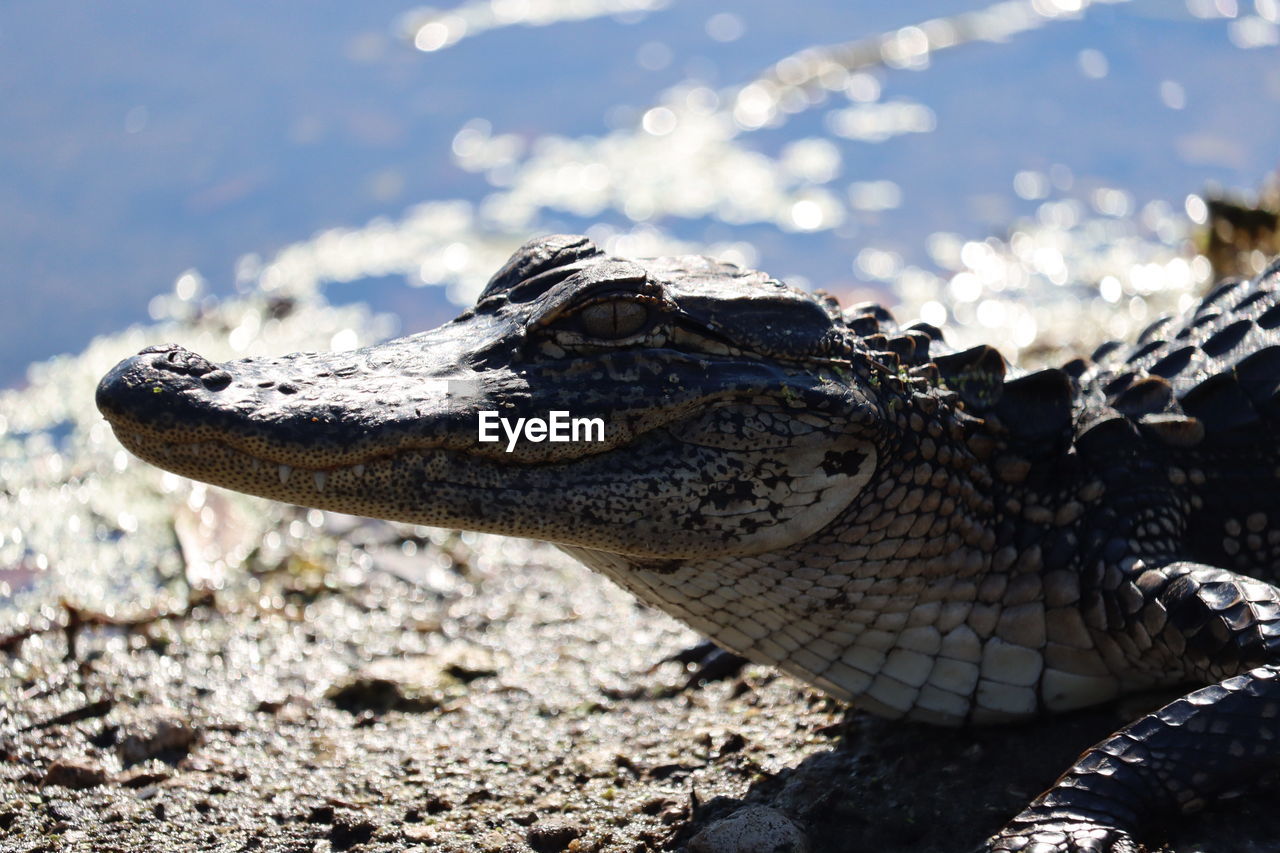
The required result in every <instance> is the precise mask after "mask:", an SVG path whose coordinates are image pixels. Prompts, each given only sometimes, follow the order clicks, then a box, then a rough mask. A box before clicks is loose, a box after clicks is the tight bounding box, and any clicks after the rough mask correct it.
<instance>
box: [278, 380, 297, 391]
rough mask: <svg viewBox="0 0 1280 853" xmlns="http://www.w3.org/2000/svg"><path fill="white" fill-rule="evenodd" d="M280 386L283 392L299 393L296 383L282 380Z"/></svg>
mask: <svg viewBox="0 0 1280 853" xmlns="http://www.w3.org/2000/svg"><path fill="white" fill-rule="evenodd" d="M279 388H280V393H281V394H297V393H298V386H297V385H294V384H293V383H292V382H281V383H280V386H279Z"/></svg>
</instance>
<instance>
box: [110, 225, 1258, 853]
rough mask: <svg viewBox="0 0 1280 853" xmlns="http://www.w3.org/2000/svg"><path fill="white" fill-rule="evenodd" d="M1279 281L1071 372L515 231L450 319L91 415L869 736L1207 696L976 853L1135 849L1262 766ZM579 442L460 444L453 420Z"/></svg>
mask: <svg viewBox="0 0 1280 853" xmlns="http://www.w3.org/2000/svg"><path fill="white" fill-rule="evenodd" d="M1278 286H1280V267H1273V268H1272V269H1270V270H1269V271H1268V272H1267V273H1265V274H1264V275H1263V276H1261V277H1260V278H1259V279H1257V280H1255V281H1253V282H1242V281H1232V282H1225V283H1223V284H1222V285H1220V286H1219V287H1217V288H1216V289H1215V290H1214V291H1213V292H1212V293H1211V294H1209V296H1207V297H1206V298H1205V300H1204V301H1203V302H1202V304H1201V305H1200V306H1199V307H1198V308H1197V309H1196V310H1195V311H1194V312H1192V313H1191V314H1190V315H1188V316H1186V317H1182V318H1163V319H1161V320H1160V321H1157V322H1156V323H1154V324H1152V325H1151V327H1149V328H1148V329H1147V330H1146V331H1144V332H1143V334H1142V335H1141V336H1140V337H1139V338H1138V340H1137V341H1135V342H1133V343H1132V344H1128V345H1125V344H1119V343H1116V344H1109V345H1107V346H1104V347H1102V348H1100V349H1099V350H1098V351H1097V352H1096V353H1095V354H1094V357H1093V360H1092V362H1086V361H1083V360H1077V361H1074V362H1071V363H1069V364H1067V365H1064V366H1063V367H1062V368H1061V369H1049V370H1042V371H1039V372H1036V373H1031V374H1021V375H1016V374H1014V373H1013V372H1011V371H1010V370H1009V368H1008V365H1007V364H1006V363H1005V361H1004V359H1003V358H1002V357H1001V355H1000V354H999V353H998V352H996V351H995V350H994V349H992V348H990V347H986V346H979V347H975V348H972V349H969V350H965V351H963V352H956V351H953V350H951V349H950V348H949V347H947V346H946V344H945V342H944V341H943V336H942V333H941V331H940V330H938V329H936V328H934V327H932V326H929V325H926V324H917V325H915V326H910V327H907V328H902V327H900V326H898V325H897V324H896V323H895V322H894V320H893V318H892V317H891V316H890V314H889V313H888V312H887V311H886V310H885V309H884V308H882V307H880V306H878V305H874V304H870V303H867V304H862V305H854V306H850V307H848V308H844V309H842V308H841V307H840V306H839V305H838V304H837V302H836V301H835V300H834V299H832V298H831V297H829V296H826V295H822V294H819V295H816V296H815V295H811V294H806V293H802V292H799V291H796V290H793V289H792V288H789V287H787V286H785V285H783V284H781V283H779V282H777V281H775V280H773V279H771V278H769V277H768V276H767V275H765V274H763V273H760V272H755V271H751V270H741V269H738V268H736V267H733V266H731V265H727V264H723V263H718V262H716V261H713V260H709V259H706V258H694V257H680V258H657V259H650V260H644V261H631V260H625V259H620V258H613V257H609V256H607V255H606V254H604V253H603V252H601V251H600V250H599V249H598V248H597V247H596V246H594V245H593V244H592V243H591V241H590V240H588V239H586V238H583V237H565V236H557V237H549V238H543V239H541V240H535V241H533V242H531V243H529V244H527V245H526V246H525V247H523V248H522V249H521V250H520V251H518V252H517V253H516V254H515V255H514V256H513V257H512V259H511V260H510V261H509V262H508V263H507V265H506V266H505V267H504V268H503V269H502V270H500V271H499V272H498V273H497V274H496V275H495V276H494V278H493V280H492V281H491V282H490V283H489V285H488V287H486V289H485V291H484V293H483V294H482V295H481V298H480V300H479V301H478V303H477V305H476V307H475V308H473V309H471V310H470V311H467V312H465V313H463V314H462V315H461V316H460V317H458V318H457V319H456V320H454V321H453V322H452V323H449V324H446V325H445V326H442V327H441V328H439V329H436V330H434V331H431V332H426V333H423V334H419V335H414V336H411V337H408V338H403V339H400V340H396V341H390V342H387V343H385V344H381V345H378V346H375V347H370V348H367V349H364V350H360V351H358V352H354V353H342V354H315V353H310V354H295V355H291V356H283V357H280V358H276V359H245V360H242V361H237V362H230V363H227V364H221V365H218V364H213V363H210V362H209V361H207V360H206V359H203V358H201V357H200V356H198V355H196V354H194V353H191V352H188V351H187V350H184V349H182V348H181V347H179V346H176V345H167V346H164V347H158V348H152V349H149V350H146V351H144V352H143V353H140V354H139V355H138V356H136V357H134V358H133V359H129V360H127V361H125V362H123V363H122V364H120V365H119V366H118V367H116V368H115V370H113V371H112V372H111V373H110V374H109V375H108V376H107V377H106V378H105V379H104V380H103V382H102V384H101V386H100V388H99V391H98V401H99V406H100V408H101V409H102V410H103V412H104V414H106V415H107V417H108V419H109V420H110V421H111V423H112V426H113V428H114V429H115V431H116V434H117V435H118V436H119V438H120V440H121V441H122V442H123V443H124V444H125V446H126V447H128V448H129V449H130V450H132V451H133V452H135V453H137V454H138V455H139V456H142V457H143V458H145V459H147V460H149V461H152V462H154V463H156V464H158V465H161V466H163V467H166V468H168V469H170V470H173V471H176V472H178V473H181V474H185V475H188V476H192V477H196V478H199V479H203V480H206V481H209V482H212V483H216V484H219V485H224V486H228V487H231V488H235V489H240V490H243V491H246V492H251V493H254V494H259V495H265V496H268V497H273V498H277V499H280V500H287V501H291V502H294V503H300V504H305V505H309V506H317V507H321V508H326V509H333V510H338V511H343V512H352V513H359V514H366V515H373V516H379V517H383V518H392V519H398V520H404V521H412V522H418V523H424V524H435V525H448V526H457V527H465V528H470V529H474V530H483V531H493V532H498V533H505V534H510V535H520V536H531V537H536V538H541V539H546V540H549V541H552V542H556V543H558V544H560V545H561V547H563V548H564V549H565V550H567V551H569V552H570V553H572V554H574V555H576V556H577V557H579V558H580V559H581V560H582V561H583V562H584V563H586V564H588V565H589V566H591V567H593V568H595V569H597V570H599V571H601V572H604V573H605V574H607V575H609V576H610V577H612V578H614V579H615V580H616V581H617V582H618V583H620V584H621V585H623V586H625V587H627V588H628V589H630V590H632V591H633V592H635V594H636V595H638V596H640V597H641V598H643V599H645V600H646V601H648V602H651V603H652V604H654V605H656V606H658V607H661V608H663V609H664V610H666V611H667V612H669V613H671V614H673V615H675V616H676V617H678V618H680V619H683V620H684V621H686V622H687V623H688V624H690V625H692V626H693V627H695V628H697V629H698V630H700V631H702V632H704V633H705V634H706V635H707V636H709V637H711V638H712V639H714V640H715V641H716V642H717V643H718V644H720V645H721V646H722V647H724V648H727V649H731V650H733V651H735V652H738V653H739V654H742V655H745V656H747V657H749V658H751V659H753V660H756V661H759V662H763V663H768V664H773V665H776V666H778V667H779V668H781V669H783V670H785V671H787V672H789V673H791V674H793V675H794V676H796V677H798V678H800V679H802V680H804V681H806V682H808V683H810V684H813V685H815V686H817V687H819V688H821V689H823V690H825V691H827V692H828V693H830V694H831V695H833V696H836V697H838V698H841V699H844V700H847V701H849V702H852V703H854V704H855V705H857V706H858V707H861V708H864V709H867V710H869V711H872V712H874V713H877V714H880V715H883V716H887V717H906V718H911V719H917V720H924V721H928V722H933V723H939V724H943V725H959V724H965V723H990V722H999V721H1004V720H1016V719H1025V718H1027V717H1031V716H1035V715H1039V714H1043V713H1049V712H1056V711H1065V710H1070V709H1073V708H1080V707H1084V706H1088V705H1092V704H1097V703H1100V702H1105V701H1107V700H1110V699H1113V698H1115V697H1116V696H1119V695H1122V694H1124V693H1127V692H1132V691H1137V690H1142V689H1145V688H1150V687H1155V686H1163V687H1168V686H1173V685H1204V684H1208V685H1209V686H1208V687H1203V688H1202V689H1199V690H1196V691H1195V692H1193V693H1189V694H1187V695H1186V696H1184V697H1183V698H1181V699H1178V700H1176V701H1174V702H1172V703H1171V704H1169V705H1167V706H1166V707H1165V708H1163V709H1161V710H1160V711H1157V712H1156V713H1154V714H1151V715H1149V716H1147V717H1144V718H1143V719H1141V720H1139V721H1137V722H1135V723H1133V724H1132V725H1130V726H1128V727H1127V728H1125V729H1124V730H1122V731H1120V732H1117V733H1116V734H1115V735H1113V736H1112V737H1110V738H1108V739H1106V740H1104V741H1103V742H1102V743H1100V744H1098V745H1096V746H1095V747H1093V748H1092V749H1090V750H1088V751H1086V752H1085V753H1084V755H1083V756H1082V757H1081V759H1080V760H1079V761H1078V762H1077V763H1076V765H1075V766H1073V767H1072V768H1071V769H1070V770H1068V771H1067V773H1066V774H1064V775H1063V777H1062V778H1061V779H1059V780H1058V782H1057V783H1056V784H1055V785H1054V786H1053V787H1051V788H1050V789H1049V790H1048V791H1047V792H1045V793H1044V794H1043V795H1041V796H1040V797H1039V798H1037V799H1036V800H1035V801H1034V802H1033V803H1032V804H1031V805H1030V806H1029V807H1028V808H1027V809H1026V810H1025V811H1024V812H1023V813H1022V814H1020V815H1018V816H1017V817H1015V818H1014V819H1013V821H1011V822H1010V823H1009V824H1008V826H1006V827H1005V828H1004V829H1003V830H1002V831H1001V832H1000V833H999V834H997V835H996V836H995V837H994V838H992V839H990V840H989V842H988V843H987V849H995V850H1003V851H1014V850H1017V851H1036V853H1045V851H1072V850H1098V851H1102V850H1117V851H1130V850H1135V849H1136V846H1135V845H1136V842H1135V839H1136V838H1139V837H1141V835H1142V833H1144V832H1147V831H1149V830H1150V829H1151V827H1152V826H1153V825H1156V824H1158V822H1159V821H1160V820H1162V819H1163V818H1164V817H1165V816H1166V815H1167V814H1168V813H1169V812H1171V811H1191V810H1194V809H1196V808H1199V807H1200V806H1202V805H1203V804H1204V802H1205V801H1206V800H1207V799H1208V798H1210V797H1212V796H1213V795H1214V793H1215V792H1217V791H1218V790H1220V789H1221V788H1222V787H1223V786H1224V785H1225V784H1227V783H1229V782H1230V783H1235V782H1238V781H1240V780H1241V779H1242V778H1245V777H1247V776H1248V775H1249V774H1252V773H1255V772H1256V771H1257V770H1259V769H1260V768H1262V767H1269V766H1274V765H1275V764H1276V763H1277V759H1280V731H1277V723H1276V720H1277V718H1280V714H1278V713H1277V712H1278V711H1280V678H1278V673H1280V658H1278V656H1277V648H1276V646H1277V643H1278V642H1280V639H1278V637H1277V635H1278V633H1280V626H1278V624H1277V621H1278V620H1280V590H1278V589H1277V587H1275V586H1273V585H1272V583H1274V582H1275V581H1277V579H1280V487H1278V486H1280V449H1277V441H1276V438H1277V434H1278V433H1280V293H1277V287H1278ZM554 410H566V411H568V412H571V413H572V414H573V415H574V416H583V417H599V418H601V419H603V421H604V422H605V437H604V440H603V441H599V442H597V441H587V440H585V439H584V440H572V441H568V442H557V443H552V442H545V441H543V442H539V441H531V440H524V441H520V442H518V443H517V445H516V446H515V447H513V448H512V452H507V451H506V449H505V443H497V444H494V443H482V442H480V441H479V440H478V438H477V421H478V416H479V413H480V412H483V411H496V412H498V413H500V414H501V415H502V416H503V417H506V418H508V419H512V420H514V419H515V418H531V417H538V416H543V417H545V416H546V415H547V414H548V413H549V412H551V411H554Z"/></svg>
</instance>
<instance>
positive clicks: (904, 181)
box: [0, 0, 1280, 639]
mask: <svg viewBox="0 0 1280 853" xmlns="http://www.w3.org/2000/svg"><path fill="white" fill-rule="evenodd" d="M1277 43H1280V0H1186V2H1171V0H1131V2H1122V1H1117V2H1092V3H1091V2H1088V0H1005V1H1004V2H997V3H994V4H989V3H968V4H957V3H954V2H949V3H943V2H934V0H903V2H899V3H893V4H887V3H871V2H858V3H850V2H815V3H806V4H803V6H785V5H782V4H777V3H772V2H770V3H766V2H758V0H742V2H737V3H733V4H727V3H717V2H704V1H703V0H483V1H482V0H473V2H466V3H464V4H463V5H461V6H457V7H452V8H448V9H437V10H430V9H424V8H415V7H413V6H412V5H410V4H409V3H406V2H390V0H370V2H365V3H361V4H346V3H336V2H328V0H325V1H324V2H320V0H317V2H311V3H306V4H302V3H287V4H248V3H242V2H225V3H220V4H172V3H162V2H158V0H135V2H128V3H121V4H109V5H104V4H80V3H70V2H65V0H46V2H43V3H40V4H9V5H7V6H6V7H5V8H4V9H3V10H0V84H2V85H3V88H4V91H5V93H6V96H5V98H4V99H3V101H2V102H0V162H3V163H4V168H3V169H2V170H0V268H2V269H3V270H4V271H5V275H4V277H3V278H0V297H2V298H3V300H4V308H3V310H0V387H3V386H9V387H10V388H11V389H12V390H10V391H7V392H3V393H0V603H2V604H0V639H3V637H5V636H16V635H18V634H25V633H28V632H30V631H32V630H35V629H37V628H38V627H39V626H40V625H45V624H50V623H55V622H58V621H59V620H65V619H66V618H67V617H66V612H65V609H64V608H62V607H61V605H62V604H64V603H68V604H73V605H75V606H76V607H88V608H91V609H93V610H94V611H95V612H99V613H105V614H109V615H111V616H112V618H116V617H118V618H127V617H128V614H129V613H141V614H146V613H148V612H154V611H156V610H165V609H171V608H180V607H182V606H185V604H186V603H187V602H188V600H189V598H190V596H191V594H192V593H193V591H199V590H208V589H218V588H221V587H222V586H224V585H226V583H227V576H228V573H234V572H235V571H237V570H238V569H239V568H240V567H242V565H243V564H244V563H245V561H246V560H250V559H254V560H262V559H265V558H264V557H263V554H264V553H266V554H270V553H292V552H294V551H296V550H297V549H298V548H299V547H302V545H304V544H305V543H307V542H309V541H311V540H312V539H314V538H315V537H317V536H320V535H322V534H323V533H324V531H325V530H326V521H325V517H324V514H322V513H318V512H315V511H312V512H310V513H306V512H301V513H299V512H296V511H293V510H290V509H288V508H283V507H278V506H274V505H267V504H266V503H265V502H257V501H254V500H252V499H249V498H242V497H239V496H230V495H227V494H226V493H221V492H215V491H213V490H206V489H205V488H204V487H203V486H199V485H193V484H191V483H189V482H187V481H185V480H180V479H179V478H176V477H173V476H172V475H167V474H161V473H160V472H158V471H156V470H154V469H151V468H149V467H148V466H145V465H142V464H141V463H138V462H136V460H133V459H132V458H130V457H129V456H128V455H127V454H126V453H124V451H122V450H121V449H120V448H119V446H118V445H117V444H116V443H115V441H114V439H113V438H112V437H111V435H110V431H109V430H108V429H107V428H106V426H105V424H104V423H102V422H101V420H100V418H99V417H98V416H97V413H96V411H95V410H94V409H93V406H92V389H93V384H94V383H95V382H96V379H97V378H98V377H99V376H100V375H101V374H102V373H103V372H104V371H105V370H106V369H107V368H109V367H110V366H111V365H112V364H113V363H114V362H115V361H116V360H117V359H118V358H120V357H122V356H124V355H127V354H130V353H132V352H134V351H136V350H137V349H139V348H141V347H142V346H145V345H148V344H154V343H158V342H161V341H165V340H176V341H180V342H182V343H183V344H184V345H186V346H188V347H190V348H191V349H193V350H196V351H198V352H200V353H202V354H204V355H207V356H209V357H211V358H228V357H235V356H238V355H246V354H251V353H257V352H282V351H286V350H293V349H326V348H337V349H343V348H350V347H354V346H357V345H359V344H360V343H362V342H366V341H369V340H373V339H376V338H379V337H384V336H386V335H388V334H391V333H393V332H396V331H400V332H412V331H417V330H420V329H423V328H428V327H430V326H433V325H436V324H438V323H439V322H441V321H443V320H445V319H447V318H448V317H450V316H452V315H453V314H454V313H456V311H457V310H458V306H459V305H464V304H467V303H469V302H470V301H471V300H472V299H473V298H474V296H475V294H476V293H477V292H478V290H479V288H480V287H481V286H482V285H483V282H484V280H485V279H486V278H487V277H488V275H489V274H491V273H492V272H493V271H494V270H495V269H496V268H497V267H498V266H499V265H500V263H501V262H502V260H503V259H504V258H505V257H506V255H507V254H508V253H509V252H510V251H511V249H513V248H514V247H515V246H516V245H518V244H519V243H521V242H523V241H524V240H525V239H527V238H528V237H530V236H533V235H536V234H540V233H546V232H552V231H567V232H585V233H588V234H590V235H591V236H593V237H594V238H595V239H596V240H597V242H599V243H600V244H601V245H603V246H604V247H605V248H607V249H609V250H611V251H615V252H618V253H622V254H629V255H651V254H658V253H667V252H672V251H698V252H705V253H710V254H716V255H719V256H721V257H723V258H726V259H729V260H734V261H736V262H739V263H742V264H746V265H753V266H758V267H760V268H762V269H765V270H768V271H770V272H771V273H773V274H774V275H776V276H779V277H782V278H785V279H787V280H789V281H792V282H794V283H796V284H798V285H801V286H805V287H821V288H824V289H826V290H828V291H831V292H833V293H835V294H837V295H838V296H840V297H841V298H842V299H844V300H846V301H848V300H856V299H862V298H876V299H879V300H881V301H885V302H887V303H889V304H891V305H898V306H899V308H898V311H899V314H900V316H902V317H904V318H914V317H916V316H920V317H922V318H923V319H926V320H928V321H930V322H934V323H937V324H939V325H947V326H949V327H950V328H951V329H952V331H951V332H950V335H951V340H952V342H953V343H955V344H957V345H963V344H965V343H971V342H977V341H986V342H991V343H995V344H997V345H999V346H1001V348H1002V349H1003V350H1004V351H1005V352H1006V354H1007V355H1009V356H1010V357H1012V358H1014V359H1018V358H1019V357H1026V356H1033V355H1034V353H1035V352H1037V351H1056V350H1058V349H1060V348H1062V347H1065V346H1068V345H1074V346H1077V347H1078V346H1080V345H1085V346H1086V347H1087V345H1088V344H1089V343H1091V342H1097V341H1100V340H1102V339H1104V338H1107V337H1115V336H1124V335H1127V334H1131V333H1132V332H1133V330H1134V329H1135V328H1137V327H1140V326H1143V325H1145V324H1146V323H1147V322H1149V321H1150V319H1153V318H1154V316H1156V315H1157V314H1158V313H1160V312H1163V311H1167V310H1176V309H1178V308H1180V307H1185V306H1186V305H1188V304H1190V302H1191V301H1192V300H1193V298H1194V294H1195V293H1196V292H1198V290H1199V289H1201V288H1202V287H1203V286H1204V285H1205V284H1206V283H1207V282H1208V280H1209V278H1210V276H1211V271H1210V265H1209V263H1208V261H1207V260H1206V259H1205V258H1204V257H1203V256H1200V255H1198V254H1197V253H1196V252H1195V251H1194V249H1193V247H1192V245H1191V243H1190V242H1189V240H1188V234H1189V233H1190V229H1192V228H1193V227H1194V226H1195V225H1196V224H1197V223H1203V222H1204V220H1205V218H1206V215H1207V209H1206V197H1207V196H1206V194H1207V193H1209V192H1210V191H1212V189H1213V188H1215V187H1217V188H1222V189H1225V190H1234V191H1237V192H1239V193H1241V194H1242V195H1247V194H1248V193H1249V192H1251V191H1253V190H1255V189H1256V188H1258V187H1259V186H1261V185H1262V183H1263V181H1264V178H1265V176H1266V175H1267V174H1268V173H1270V172H1272V171H1273V170H1275V168H1276V167H1277V160H1278V154H1280V109H1278V106H1280V62H1277V58H1278V57H1277ZM1260 260H1261V257H1259V258H1258V261H1259V262H1260ZM121 329H126V331H119V330H121ZM95 336H100V337H97V338H96V339H94V338H95ZM91 339H93V340H92V343H91ZM58 353H79V355H74V356H63V357H59V358H54V359H52V360H48V359H50V357H52V356H55V355H56V354H58ZM1024 360H1025V359H1024ZM31 362H37V363H36V364H34V365H32V366H30V367H28V364H29V363H31ZM424 535H425V534H424ZM272 537H274V538H272ZM291 549H293V550H292V551H291ZM337 564H338V567H339V569H340V570H344V571H345V570H350V571H352V572H357V573H358V572H359V570H360V560H359V557H358V555H356V556H354V557H353V556H352V555H351V554H350V553H348V554H347V556H346V557H339V558H338V562H337Z"/></svg>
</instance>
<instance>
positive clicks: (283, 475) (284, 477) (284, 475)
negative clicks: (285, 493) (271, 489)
mask: <svg viewBox="0 0 1280 853" xmlns="http://www.w3.org/2000/svg"><path fill="white" fill-rule="evenodd" d="M278 473H279V474H280V485H284V484H285V483H287V482H289V475H290V474H292V473H293V468H292V467H290V466H288V465H281V466H280V470H279V472H278Z"/></svg>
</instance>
